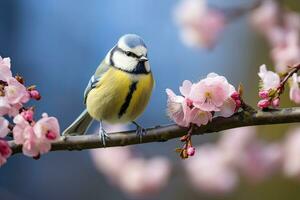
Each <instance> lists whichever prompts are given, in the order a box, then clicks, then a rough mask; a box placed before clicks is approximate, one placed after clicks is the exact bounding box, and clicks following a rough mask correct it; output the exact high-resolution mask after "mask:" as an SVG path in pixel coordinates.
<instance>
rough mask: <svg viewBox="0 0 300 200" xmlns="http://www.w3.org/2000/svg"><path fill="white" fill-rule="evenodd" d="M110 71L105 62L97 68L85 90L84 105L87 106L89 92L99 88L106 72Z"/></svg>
mask: <svg viewBox="0 0 300 200" xmlns="http://www.w3.org/2000/svg"><path fill="white" fill-rule="evenodd" d="M108 69H109V65H107V64H106V63H105V62H104V61H103V62H102V63H101V64H100V65H99V67H98V68H97V70H96V72H95V74H94V75H93V76H92V77H91V78H90V80H89V83H88V85H87V87H86V88H85V90H84V104H86V98H87V96H88V94H89V92H90V91H91V90H92V89H93V88H95V87H96V86H97V83H98V82H99V80H100V79H101V77H102V76H103V74H104V73H105V72H107V70H108Z"/></svg>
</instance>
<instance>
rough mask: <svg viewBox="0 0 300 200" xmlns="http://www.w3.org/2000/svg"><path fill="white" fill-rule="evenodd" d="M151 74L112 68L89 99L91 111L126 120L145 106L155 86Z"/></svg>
mask: <svg viewBox="0 0 300 200" xmlns="http://www.w3.org/2000/svg"><path fill="white" fill-rule="evenodd" d="M153 84H154V81H153V77H152V74H151V73H149V74H139V75H133V74H130V73H127V72H124V71H121V70H118V69H115V68H110V69H109V70H108V71H107V72H106V73H105V74H104V75H103V76H102V77H101V79H100V81H99V83H98V84H97V86H96V88H94V89H92V90H91V91H90V92H89V94H88V96H87V100H86V106H87V110H88V112H89V114H90V115H91V116H92V117H93V118H94V119H96V120H104V121H107V122H109V123H126V122H131V121H133V120H135V119H136V118H137V117H138V116H139V115H140V114H141V113H142V112H143V111H144V109H145V108H146V106H147V104H148V101H149V99H150V96H151V92H152V88H153Z"/></svg>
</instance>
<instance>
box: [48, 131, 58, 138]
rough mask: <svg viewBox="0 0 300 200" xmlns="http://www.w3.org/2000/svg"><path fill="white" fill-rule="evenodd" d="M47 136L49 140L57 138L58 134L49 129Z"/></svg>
mask: <svg viewBox="0 0 300 200" xmlns="http://www.w3.org/2000/svg"><path fill="white" fill-rule="evenodd" d="M46 138H47V139H49V140H55V139H56V134H55V133H54V132H53V131H48V133H47V134H46Z"/></svg>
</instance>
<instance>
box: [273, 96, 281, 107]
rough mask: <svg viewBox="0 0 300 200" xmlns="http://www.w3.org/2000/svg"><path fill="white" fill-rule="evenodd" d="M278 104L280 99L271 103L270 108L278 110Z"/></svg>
mask: <svg viewBox="0 0 300 200" xmlns="http://www.w3.org/2000/svg"><path fill="white" fill-rule="evenodd" d="M279 104H280V99H279V98H276V99H274V100H273V101H272V106H273V107H274V108H278V107H279Z"/></svg>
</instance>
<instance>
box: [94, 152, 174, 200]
mask: <svg viewBox="0 0 300 200" xmlns="http://www.w3.org/2000/svg"><path fill="white" fill-rule="evenodd" d="M91 155H92V158H93V161H94V163H95V165H96V167H97V168H98V169H99V171H101V172H102V173H103V174H104V175H105V176H106V177H107V178H108V179H109V181H110V182H111V183H112V184H113V185H115V186H118V187H119V188H121V189H122V190H123V191H124V192H126V193H127V194H128V195H130V196H131V197H135V198H141V197H146V196H147V197H148V196H149V195H154V194H156V193H158V192H159V191H160V190H161V189H162V188H164V187H165V186H166V185H167V183H168V180H169V177H170V173H171V163H170V161H169V160H168V159H167V158H164V157H161V156H158V157H154V158H150V159H145V158H142V157H136V156H134V154H133V151H132V149H131V148H130V147H114V148H109V149H94V150H91Z"/></svg>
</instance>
